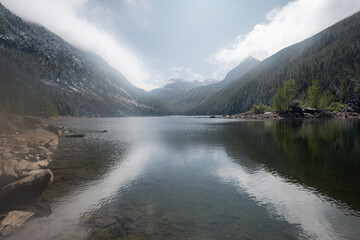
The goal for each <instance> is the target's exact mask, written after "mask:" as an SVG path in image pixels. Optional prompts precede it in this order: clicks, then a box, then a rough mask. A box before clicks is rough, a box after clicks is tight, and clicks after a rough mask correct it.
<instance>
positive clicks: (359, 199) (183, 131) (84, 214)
mask: <svg viewBox="0 0 360 240" xmlns="http://www.w3.org/2000/svg"><path fill="white" fill-rule="evenodd" d="M52 123H53V124H55V125H60V126H66V127H67V128H68V129H75V130H78V131H79V132H85V133H86V134H87V136H86V137H85V138H79V139H68V138H62V139H61V141H60V148H59V150H58V152H57V153H56V155H55V156H54V161H53V162H52V163H51V169H52V170H53V173H54V175H55V180H54V184H53V185H51V186H50V187H49V188H48V189H47V190H46V191H45V192H44V193H43V194H42V195H41V196H40V197H39V198H38V199H37V200H36V202H35V203H34V207H32V210H33V211H36V213H37V217H36V218H34V219H32V220H31V221H29V222H28V223H27V224H26V225H25V227H23V228H22V229H20V230H19V231H18V232H17V233H15V234H14V235H12V236H10V239H31V240H32V239H360V121H355V120H354V121H352V120H326V121H320V120H317V121H239V120H237V121H234V120H225V119H210V118H193V117H159V118H111V119H67V120H56V121H53V122H52ZM104 129H106V130H108V131H109V132H107V133H102V132H100V131H101V130H104ZM14 204H16V203H14ZM18 204H20V203H18Z"/></svg>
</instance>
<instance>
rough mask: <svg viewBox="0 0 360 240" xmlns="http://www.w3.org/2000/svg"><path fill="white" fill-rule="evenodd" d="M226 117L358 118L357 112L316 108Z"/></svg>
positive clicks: (264, 118)
mask: <svg viewBox="0 0 360 240" xmlns="http://www.w3.org/2000/svg"><path fill="white" fill-rule="evenodd" d="M223 118H227V119H254V120H275V119H300V120H301V119H347V118H353V119H360V114H359V113H357V112H327V111H321V110H316V109H310V108H308V109H300V110H298V109H297V110H296V111H283V112H265V113H249V112H247V113H240V114H233V115H224V116H223Z"/></svg>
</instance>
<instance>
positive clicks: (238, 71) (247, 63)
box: [222, 56, 260, 85]
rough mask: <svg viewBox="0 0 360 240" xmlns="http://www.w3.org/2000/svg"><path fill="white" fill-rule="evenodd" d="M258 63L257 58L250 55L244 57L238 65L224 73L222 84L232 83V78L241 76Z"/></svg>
mask: <svg viewBox="0 0 360 240" xmlns="http://www.w3.org/2000/svg"><path fill="white" fill-rule="evenodd" d="M259 63H260V61H259V60H257V59H256V58H253V57H251V56H249V57H247V58H245V59H244V60H243V61H242V62H241V63H240V64H239V65H238V66H236V67H235V68H234V69H232V70H231V71H230V72H228V74H226V76H225V79H224V80H223V81H222V83H223V84H224V85H228V84H229V83H232V82H233V81H234V80H236V79H239V78H241V77H242V76H244V75H245V73H247V72H248V71H249V70H251V69H253V68H254V67H255V66H256V65H258V64H259Z"/></svg>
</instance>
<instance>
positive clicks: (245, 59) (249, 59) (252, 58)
mask: <svg viewBox="0 0 360 240" xmlns="http://www.w3.org/2000/svg"><path fill="white" fill-rule="evenodd" d="M249 61H256V62H260V61H259V60H258V59H256V58H254V57H252V56H248V57H246V58H244V60H242V62H241V63H244V62H249Z"/></svg>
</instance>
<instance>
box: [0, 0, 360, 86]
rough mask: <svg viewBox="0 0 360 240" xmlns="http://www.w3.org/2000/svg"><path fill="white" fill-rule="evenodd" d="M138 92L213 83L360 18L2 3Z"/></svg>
mask: <svg viewBox="0 0 360 240" xmlns="http://www.w3.org/2000/svg"><path fill="white" fill-rule="evenodd" d="M0 2H1V3H2V4H3V5H5V6H6V7H7V8H9V9H10V10H11V11H13V12H14V13H15V14H17V15H19V16H20V17H22V18H24V19H26V20H29V21H33V22H36V23H38V24H41V25H43V26H45V27H46V28H48V29H49V30H51V31H53V32H54V33H56V34H58V35H60V36H61V37H62V38H64V39H65V40H66V41H68V42H69V43H71V44H73V45H75V46H76V47H79V48H82V49H83V50H87V51H91V52H94V53H95V54H98V55H100V56H101V57H102V58H104V59H105V60H106V61H107V62H108V63H109V64H111V65H112V66H113V67H115V68H116V69H117V70H118V71H120V72H121V73H122V74H124V75H125V76H126V77H127V78H128V79H129V81H130V82H132V83H133V84H134V85H135V86H137V87H141V88H144V89H146V90H150V89H153V88H156V87H159V86H162V85H164V84H165V83H166V82H167V81H168V80H169V79H170V78H185V79H187V80H196V79H197V80H204V79H209V78H210V79H217V80H222V79H223V78H224V76H225V74H226V73H227V72H228V71H229V70H231V69H232V68H233V67H235V66H236V65H237V64H239V63H240V62H241V61H242V60H243V59H244V58H246V57H247V56H253V57H255V58H258V59H259V60H263V59H265V58H266V57H269V56H270V55H272V54H274V53H276V52H277V51H279V50H281V49H282V48H284V47H287V46H289V45H292V44H294V43H297V42H299V41H301V40H304V39H306V38H308V37H310V36H312V35H314V34H316V33H317V32H319V31H321V30H323V29H325V28H326V27H328V26H330V25H332V24H334V23H336V22H337V21H339V20H341V19H343V18H345V17H348V16H350V15H352V14H354V13H355V12H357V11H359V10H360V0H295V1H289V0H258V1H249V0H0Z"/></svg>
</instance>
